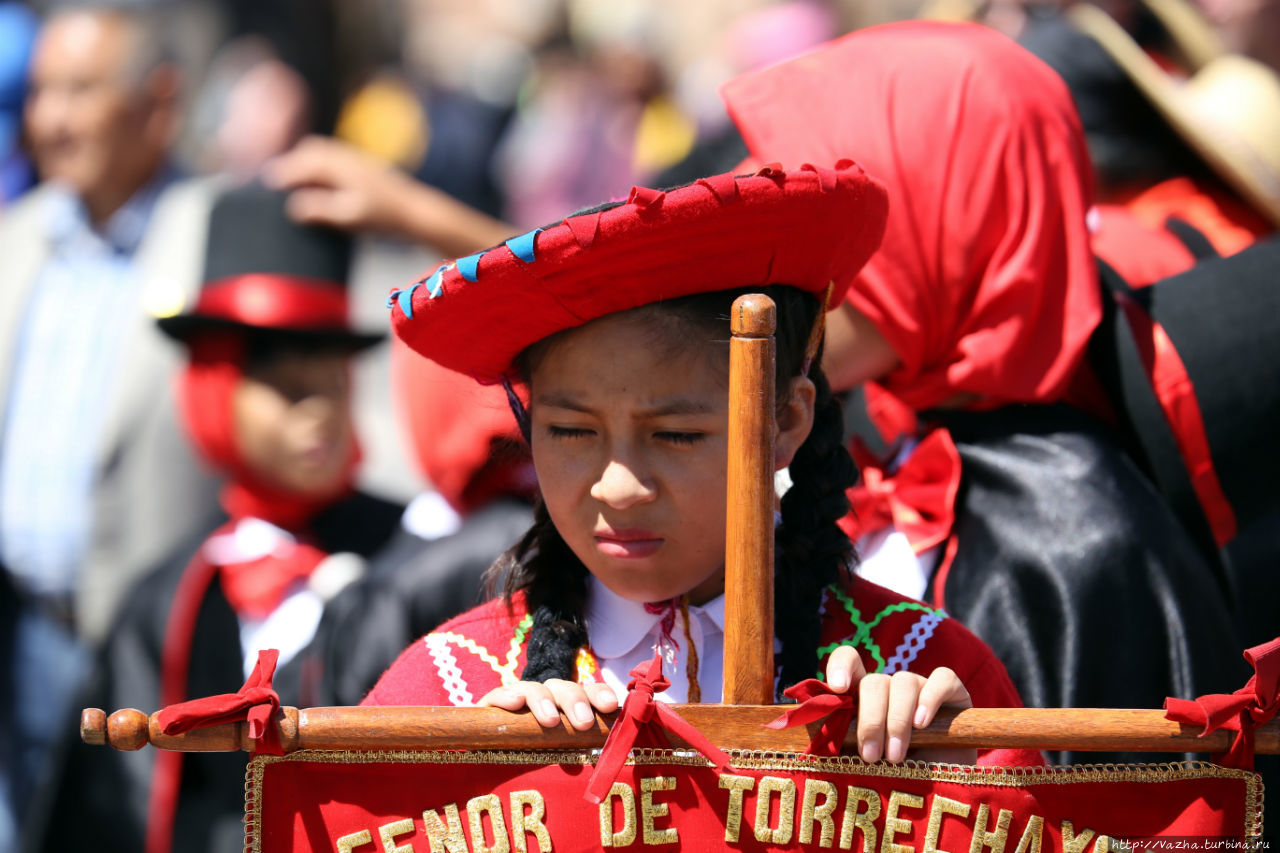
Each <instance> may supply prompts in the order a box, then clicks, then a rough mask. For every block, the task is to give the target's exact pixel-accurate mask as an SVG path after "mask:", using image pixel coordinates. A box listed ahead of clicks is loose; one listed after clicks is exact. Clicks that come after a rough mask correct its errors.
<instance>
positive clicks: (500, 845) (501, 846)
mask: <svg viewBox="0 0 1280 853" xmlns="http://www.w3.org/2000/svg"><path fill="white" fill-rule="evenodd" d="M486 814H487V815H488V816H489V824H490V828H491V829H492V830H493V844H492V845H490V844H488V843H487V842H486V841H485V834H486V833H485V831H484V816H485V815H486ZM467 823H468V824H469V825H470V826H471V850H472V853H510V851H511V842H510V841H509V840H508V839H507V821H506V819H505V818H503V816H502V800H499V799H498V795H497V794H485V795H484V796H483V797H472V798H471V799H469V800H467Z"/></svg>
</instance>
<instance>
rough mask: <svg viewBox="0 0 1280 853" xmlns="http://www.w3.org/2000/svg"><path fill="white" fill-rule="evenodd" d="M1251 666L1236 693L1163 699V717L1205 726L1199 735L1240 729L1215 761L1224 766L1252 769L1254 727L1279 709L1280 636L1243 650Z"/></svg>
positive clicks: (1215, 757) (1216, 756)
mask: <svg viewBox="0 0 1280 853" xmlns="http://www.w3.org/2000/svg"><path fill="white" fill-rule="evenodd" d="M1244 659H1245V660H1247V661H1248V662H1249V665H1250V666H1252V667H1253V670H1254V672H1253V677H1252V678H1250V679H1249V683H1248V684H1246V685H1245V686H1244V687H1241V688H1240V689H1239V690H1237V691H1236V692H1235V693H1210V694H1208V695H1206V696H1201V697H1199V698H1197V699H1176V698H1174V697H1172V696H1171V697H1169V698H1167V699H1165V700H1164V709H1165V715H1164V716H1165V719H1167V720H1173V721H1174V722H1178V723H1186V724H1188V725H1193V726H1204V731H1203V732H1202V733H1201V735H1200V736H1201V737H1204V736H1205V735H1207V734H1209V733H1210V732H1216V731H1217V730H1218V729H1227V730H1228V731H1233V732H1239V733H1240V734H1239V737H1237V738H1236V739H1235V740H1234V741H1232V742H1231V748H1230V749H1229V750H1227V752H1225V753H1223V754H1222V755H1215V756H1214V760H1216V761H1217V762H1218V763H1219V764H1222V765H1223V766H1225V767H1235V768H1240V769H1243V770H1252V769H1253V730H1254V729H1256V728H1257V727H1258V726H1260V725H1262V724H1263V723H1266V722H1268V721H1269V720H1271V718H1272V717H1274V716H1275V715H1276V712H1277V711H1280V637H1276V638H1275V639H1274V640H1272V641H1271V642H1269V643H1263V644H1262V645H1260V646H1254V647H1253V648H1251V649H1249V650H1248V651H1246V652H1245V653H1244Z"/></svg>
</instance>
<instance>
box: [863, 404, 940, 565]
mask: <svg viewBox="0 0 1280 853" xmlns="http://www.w3.org/2000/svg"><path fill="white" fill-rule="evenodd" d="M850 450H851V451H852V452H853V456H854V461H856V462H857V463H858V468H859V469H860V470H861V472H862V477H861V479H859V481H858V483H857V485H855V486H853V487H851V488H850V489H848V490H847V492H846V494H847V495H848V498H849V504H850V508H851V510H852V512H850V514H849V515H846V516H845V517H844V518H843V519H841V520H840V527H841V528H842V529H843V530H844V532H845V533H846V534H848V535H849V536H850V537H851V538H853V539H855V540H856V539H858V538H859V537H861V536H865V535H867V534H868V533H875V532H876V531H878V530H883V529H884V528H886V527H893V528H894V529H896V530H898V531H900V532H901V533H903V534H904V535H905V536H906V537H907V541H908V542H910V543H911V548H912V550H913V551H915V552H916V553H917V554H920V553H923V552H924V551H927V550H929V549H930V548H932V547H934V546H935V545H940V544H941V543H943V542H945V541H946V539H947V537H948V536H950V535H951V527H952V525H954V524H955V503H956V494H957V492H959V490H960V453H959V451H957V450H956V446H955V443H954V442H953V441H952V440H951V434H950V433H948V432H947V431H946V430H945V429H935V430H934V431H932V432H931V433H929V435H928V436H926V437H925V438H924V439H923V440H922V441H921V442H920V443H919V444H918V445H916V447H915V449H914V450H913V451H912V452H911V455H910V456H908V457H907V459H906V461H905V462H903V463H902V465H901V466H900V467H899V468H898V469H897V470H896V471H894V472H892V473H889V472H887V471H886V467H887V466H885V465H884V464H883V463H881V462H880V461H879V460H878V459H876V458H875V456H874V455H873V454H871V453H870V452H869V451H867V450H866V449H865V448H864V447H862V446H861V445H859V444H857V443H855V444H854V446H853V447H851V448H850Z"/></svg>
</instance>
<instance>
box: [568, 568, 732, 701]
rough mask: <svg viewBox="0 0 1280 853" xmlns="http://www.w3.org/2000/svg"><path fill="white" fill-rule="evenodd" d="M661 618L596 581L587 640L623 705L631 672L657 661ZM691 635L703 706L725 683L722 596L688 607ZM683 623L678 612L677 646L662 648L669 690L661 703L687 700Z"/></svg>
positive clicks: (589, 598) (591, 592) (718, 695)
mask: <svg viewBox="0 0 1280 853" xmlns="http://www.w3.org/2000/svg"><path fill="white" fill-rule="evenodd" d="M661 621H662V614H660V613H649V612H648V611H646V610H645V609H644V605H643V604H642V603H640V602H638V601H628V600H627V599H625V598H622V597H621V596H619V595H617V594H616V593H614V592H613V591H612V590H610V589H609V588H608V587H607V586H605V585H604V584H602V583H600V581H598V580H597V579H596V578H595V577H592V578H590V580H589V588H588V593H587V637H588V638H589V639H590V642H591V650H592V651H593V652H595V656H596V660H597V662H598V663H599V664H600V675H601V677H602V678H603V680H604V682H605V683H606V684H608V685H609V686H610V687H612V688H613V692H614V693H616V694H617V695H618V701H619V702H621V701H622V700H623V699H624V698H625V697H626V694H627V682H629V681H630V680H631V670H632V669H634V668H635V667H637V666H639V665H640V664H641V663H643V662H644V661H647V660H652V659H653V652H654V647H655V646H656V645H657V644H658V640H659V638H660V637H661V635H662V627H661V625H660V624H659V623H660V622H661ZM689 623H690V624H689V634H690V635H691V636H692V637H693V643H694V646H695V647H696V648H697V651H698V686H699V687H700V688H701V690H702V701H703V702H719V701H720V698H721V695H722V693H723V681H724V596H723V595H720V596H717V597H716V598H714V599H712V600H711V601H708V602H707V603H706V604H703V605H700V606H699V605H690V606H689ZM684 632H685V626H684V620H683V619H682V618H681V616H680V611H679V610H678V609H677V610H676V624H675V627H673V628H672V629H671V636H672V637H673V638H675V641H676V643H677V644H678V646H679V647H678V648H675V649H664V650H663V651H664V654H663V658H662V674H663V675H664V676H666V678H667V680H668V681H670V682H671V686H670V687H669V688H667V689H666V690H665V691H663V692H662V693H659V694H658V695H657V698H658V699H659V700H660V701H663V702H687V701H689V681H688V677H687V676H686V672H685V662H686V661H687V660H688V654H689V649H688V641H687V640H686V639H685V636H684Z"/></svg>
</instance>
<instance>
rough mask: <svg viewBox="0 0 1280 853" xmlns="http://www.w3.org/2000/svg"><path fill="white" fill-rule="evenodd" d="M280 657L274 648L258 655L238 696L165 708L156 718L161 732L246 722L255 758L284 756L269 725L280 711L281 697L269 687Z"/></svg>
mask: <svg viewBox="0 0 1280 853" xmlns="http://www.w3.org/2000/svg"><path fill="white" fill-rule="evenodd" d="M279 658H280V652H279V651H278V650H277V649H263V650H262V651H260V652H258V662H257V663H256V664H254V667H253V672H252V673H250V674H249V679H248V680H247V681H245V683H244V686H243V687H241V688H240V691H239V692H238V693H223V694H221V695H219V696H207V697H205V698H203V699H192V700H190V701H189V702H179V703H178V704H177V705H170V706H169V707H168V708H164V709H163V710H161V711H160V713H159V714H157V715H156V719H157V721H158V722H159V724H160V731H162V732H164V733H165V734H167V735H179V734H182V733H183V732H189V731H191V730H192V729H203V728H208V727H209V726H218V725H222V724H223V723H238V722H240V721H241V720H247V721H248V723H249V737H250V738H251V739H252V740H253V742H254V749H253V752H254V754H255V755H283V754H284V749H283V748H282V747H281V744H280V729H279V728H278V727H277V726H275V725H273V723H272V721H273V719H274V718H275V715H276V711H278V710H279V709H280V695H279V694H278V693H276V691H275V690H274V689H273V688H272V686H271V679H272V677H273V676H274V675H275V672H276V661H277V660H279Z"/></svg>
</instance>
